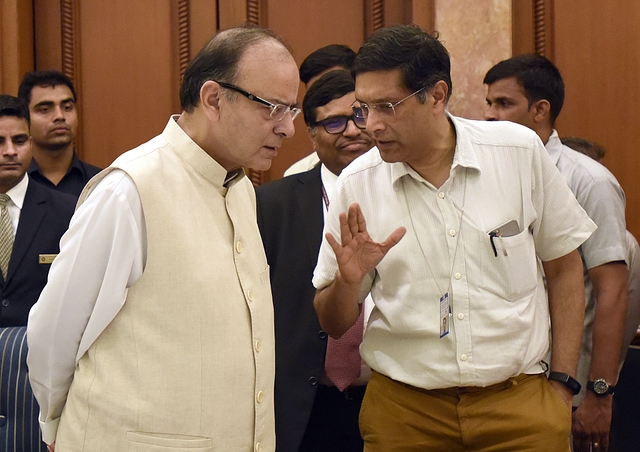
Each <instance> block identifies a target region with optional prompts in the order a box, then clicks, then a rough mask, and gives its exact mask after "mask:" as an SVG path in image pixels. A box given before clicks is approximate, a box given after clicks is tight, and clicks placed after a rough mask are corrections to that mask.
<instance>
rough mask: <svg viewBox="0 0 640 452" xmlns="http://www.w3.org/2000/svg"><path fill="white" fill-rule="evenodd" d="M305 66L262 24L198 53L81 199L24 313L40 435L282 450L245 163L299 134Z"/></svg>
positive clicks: (69, 443)
mask: <svg viewBox="0 0 640 452" xmlns="http://www.w3.org/2000/svg"><path fill="white" fill-rule="evenodd" d="M299 83H300V82H299V79H298V68H297V66H296V64H295V60H294V59H293V57H292V56H291V54H290V52H289V50H288V47H287V46H286V45H285V44H284V43H283V42H282V40H281V38H279V37H278V36H277V35H275V34H274V33H273V32H271V31H270V30H267V29H263V28H258V27H242V28H232V29H228V30H225V31H223V32H220V33H218V34H217V35H216V36H214V37H213V38H212V39H211V40H210V41H209V42H208V43H207V44H206V45H205V47H204V48H203V49H202V50H201V51H200V52H199V53H198V54H197V55H196V57H195V58H194V59H193V60H192V61H191V63H190V64H189V65H188V66H187V69H186V71H185V75H184V78H183V80H182V85H181V88H180V103H181V106H182V109H183V112H182V114H180V115H178V116H174V117H171V118H170V119H169V121H168V123H167V126H166V127H165V129H164V131H163V132H162V134H161V135H159V136H157V137H155V138H153V139H152V140H151V141H149V142H147V143H145V144H143V145H141V146H140V147H138V148H136V149H134V150H132V151H130V152H127V153H125V154H123V155H122V156H120V157H119V158H118V159H117V160H116V161H115V162H114V163H113V164H112V165H111V166H110V167H109V168H108V169H106V170H105V171H103V172H102V173H100V175H99V176H97V177H95V178H94V179H93V180H92V182H91V183H90V184H89V185H88V186H87V187H86V188H85V190H84V192H83V194H82V195H81V197H80V200H79V207H78V209H77V211H76V213H75V215H74V220H73V222H72V224H71V227H70V229H69V232H68V233H67V234H65V236H64V237H63V239H62V245H61V252H60V255H59V256H58V258H57V259H56V261H55V263H54V265H53V267H52V270H51V274H50V278H49V282H48V283H47V286H46V288H45V290H44V291H43V293H42V295H41V297H40V299H39V300H38V303H37V304H36V305H35V306H34V307H33V309H32V310H31V313H30V315H29V324H28V327H27V335H28V340H29V355H28V364H29V377H30V379H31V383H32V387H33V392H34V394H35V396H36V399H37V400H38V403H39V405H40V410H41V414H40V421H41V427H42V432H43V439H44V441H45V442H46V443H47V444H49V445H50V446H51V445H53V444H54V442H55V444H56V445H57V446H59V447H60V451H61V452H67V451H74V452H75V451H87V452H88V451H91V452H96V451H97V452H101V451H105V452H107V451H109V452H111V451H126V450H144V449H146V450H156V449H157V450H167V451H168V450H186V449H193V450H196V449H197V450H213V449H218V450H225V451H241V450H242V451H248V450H253V451H260V450H263V451H272V450H274V449H275V428H274V414H273V385H274V373H275V366H274V361H275V358H274V339H273V337H274V332H273V331H274V327H273V305H272V302H271V290H270V286H269V274H268V271H269V270H268V265H267V260H266V258H265V255H264V248H263V246H262V242H261V239H260V232H259V230H258V227H257V224H256V214H255V192H254V188H253V185H252V184H251V182H250V181H249V179H248V178H247V177H246V175H245V172H244V169H243V168H244V167H248V168H255V169H257V170H260V171H264V170H267V169H268V168H269V167H270V165H271V160H272V159H273V157H275V156H276V155H277V152H278V149H279V148H280V146H281V145H282V141H283V140H284V139H285V138H287V137H290V136H292V135H293V134H294V125H293V119H294V118H295V116H296V115H297V114H298V113H299V112H300V109H299V108H297V107H296V97H297V93H298V87H299Z"/></svg>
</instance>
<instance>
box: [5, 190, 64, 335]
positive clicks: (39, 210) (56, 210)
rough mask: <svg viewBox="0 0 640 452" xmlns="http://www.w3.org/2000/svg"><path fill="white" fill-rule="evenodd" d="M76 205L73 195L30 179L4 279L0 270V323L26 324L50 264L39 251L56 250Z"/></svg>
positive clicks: (50, 252) (46, 252) (49, 252)
mask: <svg viewBox="0 0 640 452" xmlns="http://www.w3.org/2000/svg"><path fill="white" fill-rule="evenodd" d="M75 205H76V198H75V197H74V196H71V195H67V194H65V193H59V192H56V191H55V190H51V189H49V188H47V187H44V186H42V185H40V184H37V183H35V182H33V181H31V180H29V185H28V187H27V192H26V193H25V196H24V203H23V205H22V210H21V212H20V222H19V223H18V229H17V231H16V235H15V239H14V242H13V251H12V252H11V259H10V260H9V271H8V273H7V280H6V281H5V280H4V279H3V278H2V274H1V273H0V292H1V294H0V327H7V326H25V325H26V324H27V318H28V317H29V310H30V309H31V306H33V305H34V304H35V303H36V301H38V297H39V296H40V292H41V291H42V289H43V288H44V286H45V284H46V283H47V275H48V274H49V268H50V267H51V263H50V262H48V263H40V255H43V254H58V251H59V242H60V238H61V237H62V234H64V233H65V231H66V230H67V227H68V226H69V220H71V216H72V215H73V211H74V209H75Z"/></svg>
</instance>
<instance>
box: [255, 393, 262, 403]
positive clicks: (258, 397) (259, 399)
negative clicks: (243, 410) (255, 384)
mask: <svg viewBox="0 0 640 452" xmlns="http://www.w3.org/2000/svg"><path fill="white" fill-rule="evenodd" d="M263 400H264V392H262V391H258V393H257V394H256V402H258V403H262V401H263Z"/></svg>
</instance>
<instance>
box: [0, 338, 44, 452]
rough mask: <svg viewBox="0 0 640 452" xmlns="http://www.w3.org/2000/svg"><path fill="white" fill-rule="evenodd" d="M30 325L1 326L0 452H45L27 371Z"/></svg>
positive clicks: (35, 403) (36, 407) (37, 409)
mask: <svg viewBox="0 0 640 452" xmlns="http://www.w3.org/2000/svg"><path fill="white" fill-rule="evenodd" d="M26 333H27V328H26V327H24V326H20V327H9V328H0V353H1V354H2V360H0V377H1V379H0V451H6V452H39V451H42V452H45V451H46V450H47V446H46V445H45V444H44V443H43V442H42V436H41V434H40V427H39V425H38V411H39V408H38V404H37V402H36V399H35V398H34V397H33V392H32V391H31V385H30V384H29V373H28V371H27V335H26Z"/></svg>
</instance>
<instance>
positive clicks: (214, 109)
mask: <svg viewBox="0 0 640 452" xmlns="http://www.w3.org/2000/svg"><path fill="white" fill-rule="evenodd" d="M222 96H223V94H222V87H221V86H220V85H218V83H216V82H214V81H213V80H207V81H206V82H204V83H203V84H202V86H201V87H200V105H201V106H202V109H203V111H204V112H205V114H206V115H207V116H210V117H211V116H215V117H216V118H218V117H219V116H220V99H221V98H222Z"/></svg>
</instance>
